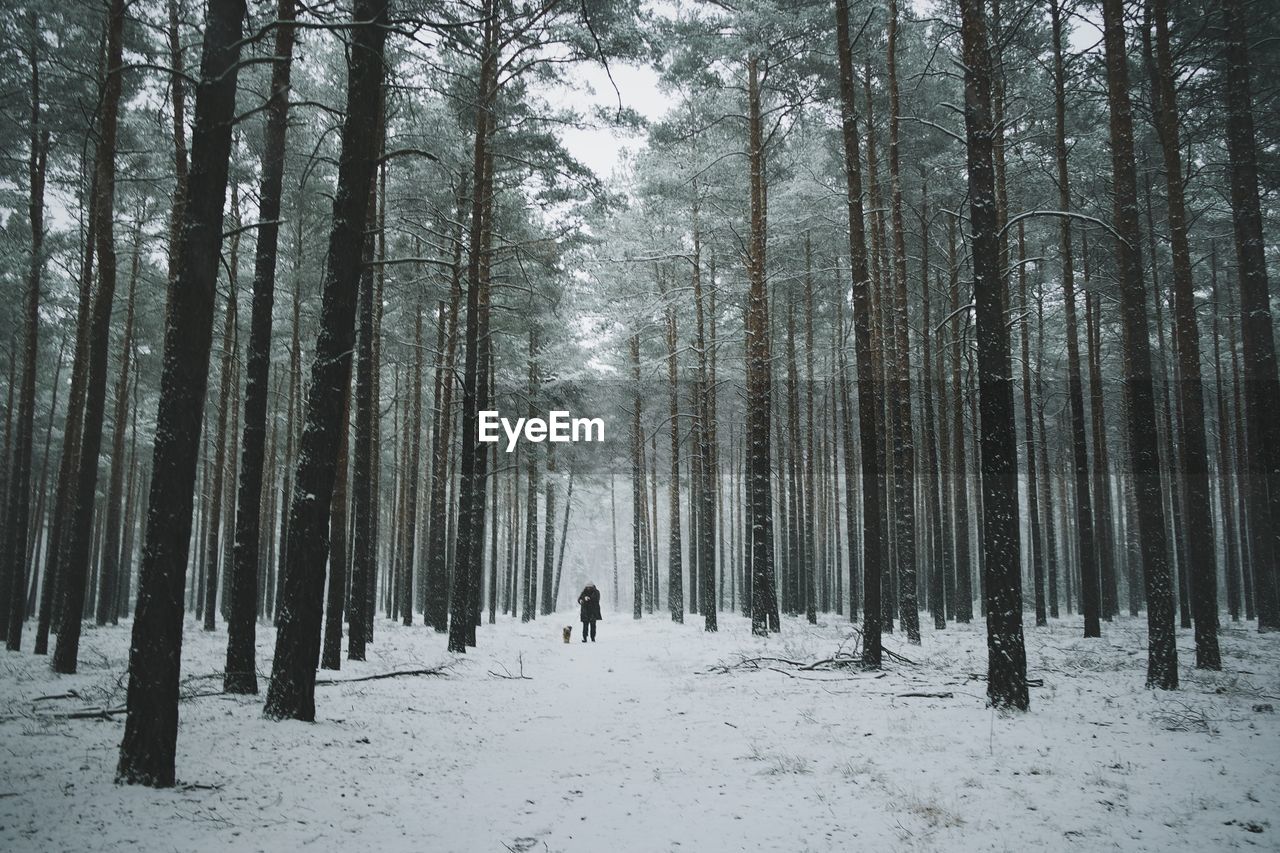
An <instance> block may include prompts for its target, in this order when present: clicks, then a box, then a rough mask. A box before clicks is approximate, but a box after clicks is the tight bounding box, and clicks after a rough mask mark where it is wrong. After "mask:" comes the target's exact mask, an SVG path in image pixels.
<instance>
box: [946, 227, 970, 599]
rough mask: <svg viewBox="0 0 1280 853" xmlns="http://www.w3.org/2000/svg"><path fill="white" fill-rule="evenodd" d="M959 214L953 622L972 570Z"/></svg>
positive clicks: (954, 278)
mask: <svg viewBox="0 0 1280 853" xmlns="http://www.w3.org/2000/svg"><path fill="white" fill-rule="evenodd" d="M958 219H959V215H958V214H952V216H951V221H950V223H949V225H948V226H947V244H948V247H949V248H948V256H949V266H950V269H951V287H950V290H951V314H950V316H951V398H952V400H953V402H954V406H953V408H952V412H951V441H952V459H951V464H952V465H953V466H954V470H953V473H952V478H951V482H952V489H953V490H954V494H955V506H956V621H957V622H969V621H971V620H972V619H973V571H972V569H971V567H970V559H971V557H972V553H973V552H972V550H971V549H970V547H969V530H970V524H969V466H968V461H967V459H966V457H967V451H966V446H965V432H964V397H965V387H964V385H963V384H962V381H961V378H960V375H961V374H960V367H961V364H962V362H963V360H964V359H963V353H964V323H963V319H962V317H961V306H960V259H959V256H958V254H957V252H956V228H957V227H958V226H957V220H958Z"/></svg>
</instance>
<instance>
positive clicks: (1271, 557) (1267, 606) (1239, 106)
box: [1221, 0, 1280, 631]
mask: <svg viewBox="0 0 1280 853" xmlns="http://www.w3.org/2000/svg"><path fill="white" fill-rule="evenodd" d="M1221 4H1222V13H1223V17H1224V19H1225V24H1226V36H1225V42H1226V43H1225V44H1224V45H1223V47H1224V57H1225V67H1226V74H1225V84H1226V102H1227V132H1226V137H1227V154H1228V157H1229V160H1230V164H1231V165H1230V178H1231V214H1232V221H1233V223H1234V225H1235V238H1236V240H1235V242H1236V260H1237V263H1238V264H1239V268H1240V313H1241V317H1242V318H1243V319H1242V322H1241V331H1242V333H1243V334H1242V338H1243V344H1244V383H1243V385H1244V412H1245V417H1244V421H1245V431H1246V434H1247V436H1248V444H1249V449H1250V450H1251V451H1252V453H1253V455H1252V456H1251V457H1250V458H1254V459H1256V460H1257V461H1256V462H1255V463H1254V465H1253V470H1251V471H1250V472H1249V480H1250V486H1251V488H1250V490H1249V520H1250V545H1251V546H1252V551H1253V560H1252V564H1253V573H1254V583H1255V586H1256V593H1255V597H1256V599H1257V601H1256V605H1257V611H1258V630H1259V631H1280V593H1278V592H1277V568H1276V563H1277V559H1280V377H1278V376H1277V373H1276V349H1275V338H1274V331H1273V326H1272V317H1271V304H1270V292H1271V291H1270V289H1269V286H1268V284H1267V259H1266V252H1265V246H1266V243H1265V242H1264V239H1263V232H1262V214H1261V208H1260V206H1259V202H1258V160H1257V156H1258V155H1257V151H1256V148H1255V144H1256V143H1255V141H1254V130H1253V94H1252V84H1251V81H1250V63H1249V42H1248V22H1247V19H1246V17H1245V14H1246V12H1245V4H1244V3H1243V2H1242V0H1221Z"/></svg>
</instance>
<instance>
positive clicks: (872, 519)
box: [836, 0, 884, 667]
mask: <svg viewBox="0 0 1280 853" xmlns="http://www.w3.org/2000/svg"><path fill="white" fill-rule="evenodd" d="M836 41H837V51H838V53H839V62H840V117H841V131H842V134H841V135H842V141H843V143H844V167H845V206H846V208H847V209H848V216H849V259H850V273H851V276H852V279H853V282H852V287H853V291H852V303H853V339H854V358H855V369H856V371H857V383H858V429H859V440H860V446H861V448H862V453H861V456H860V462H861V472H860V473H861V478H862V537H861V539H862V568H863V592H862V600H863V624H862V662H863V664H864V665H866V666H869V667H879V666H880V662H881V643H880V625H881V623H880V572H881V568H882V565H883V553H884V552H883V544H884V543H883V540H882V539H881V538H880V532H881V529H882V524H881V514H882V512H883V506H882V502H881V488H882V485H883V483H882V475H881V468H880V459H879V457H878V455H877V453H876V447H877V445H878V443H879V414H880V406H881V393H880V385H879V383H878V382H877V381H876V373H875V365H874V362H873V361H872V354H871V325H872V310H871V296H870V290H871V275H870V272H869V270H868V268H867V246H866V224H865V221H864V218H863V212H862V172H861V154H860V153H859V151H858V117H857V105H856V101H855V98H854V91H853V56H852V45H851V43H850V33H849V4H848V0H836ZM842 293H843V289H842ZM843 301H844V300H843V296H842V298H841V303H843ZM842 307H843V306H842ZM848 421H849V417H848V414H846V416H845V422H846V423H848ZM850 443H851V442H848V441H846V443H845V477H846V478H850V477H851V475H852V473H853V472H852V471H851V470H850V467H849V466H850V464H851V463H850V453H849V445H850ZM850 512H852V500H850ZM850 521H852V517H851V518H850ZM849 536H850V541H849V547H850V555H852V553H853V547H854V539H853V525H852V524H850V525H849ZM849 564H850V571H851V575H850V583H849V586H850V589H851V590H852V589H853V587H854V586H855V584H854V582H853V579H852V567H853V559H852V556H851V557H850V560H849Z"/></svg>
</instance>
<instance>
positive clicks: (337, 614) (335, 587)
mask: <svg viewBox="0 0 1280 853" xmlns="http://www.w3.org/2000/svg"><path fill="white" fill-rule="evenodd" d="M365 242H366V245H367V244H368V241H367V240H366V241H365ZM350 400H351V394H350V389H348V391H347V394H346V396H345V397H344V399H343V401H342V404H341V405H342V420H341V421H340V422H339V425H338V429H339V430H340V432H339V433H338V458H337V463H336V465H335V467H336V469H337V470H336V472H335V474H334V480H333V512H332V514H331V516H330V520H329V578H328V593H327V595H326V602H325V613H324V639H323V640H322V643H321V649H320V668H321V669H341V668H342V611H343V599H344V597H345V593H346V585H347V483H348V482H349V477H348V475H347V467H348V465H349V463H350V455H349V452H348V451H349V448H350V441H351V439H350V433H351V429H350V424H351V412H350V407H351V402H350Z"/></svg>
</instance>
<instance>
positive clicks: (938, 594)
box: [920, 174, 951, 630]
mask: <svg viewBox="0 0 1280 853" xmlns="http://www.w3.org/2000/svg"><path fill="white" fill-rule="evenodd" d="M921 178H922V179H921V183H920V235H921V240H920V298H921V327H920V328H921V332H920V338H921V342H922V343H923V350H922V352H921V361H920V372H921V375H922V381H921V385H923V387H924V408H923V412H922V432H923V433H924V455H925V457H924V458H925V462H924V466H925V476H924V478H923V483H924V487H925V500H926V505H927V506H928V507H929V508H930V510H931V514H932V516H933V518H932V525H931V527H930V536H932V538H933V541H934V546H935V548H936V549H937V550H936V551H935V554H934V557H933V559H932V560H930V561H929V567H930V568H929V610H930V611H931V612H932V613H933V627H934V628H935V629H937V630H942V629H944V628H946V627H947V595H946V590H945V589H944V587H945V578H946V576H947V575H949V574H950V570H951V558H950V554H949V553H945V552H946V551H947V549H946V548H945V545H944V536H943V529H942V528H943V525H944V524H945V523H946V522H945V521H944V519H945V518H946V503H945V502H944V501H943V499H942V477H941V475H940V473H939V469H938V442H937V434H936V433H935V432H934V419H933V348H932V340H931V339H932V337H933V333H934V329H933V325H932V322H931V315H930V310H929V309H930V304H929V303H930V298H929V186H928V184H927V183H926V182H925V181H924V180H923V174H922V176H921Z"/></svg>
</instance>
